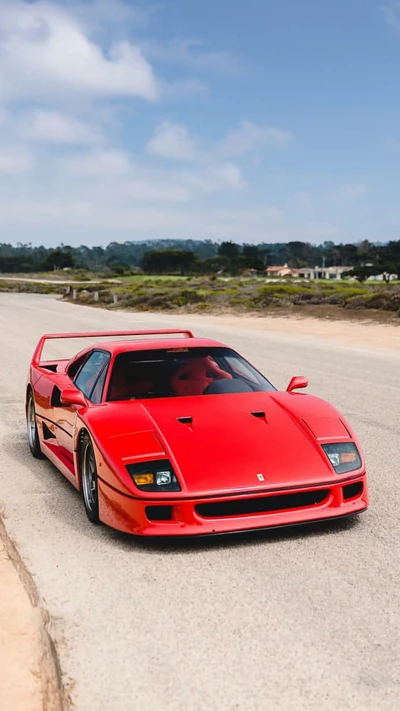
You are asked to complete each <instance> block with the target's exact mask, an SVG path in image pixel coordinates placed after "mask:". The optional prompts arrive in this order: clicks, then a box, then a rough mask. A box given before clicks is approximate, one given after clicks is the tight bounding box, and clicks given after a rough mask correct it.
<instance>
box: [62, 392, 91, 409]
mask: <svg viewBox="0 0 400 711" xmlns="http://www.w3.org/2000/svg"><path fill="white" fill-rule="evenodd" d="M60 399H61V402H62V404H63V405H79V406H80V407H86V405H87V403H86V398H85V396H84V394H83V393H82V392H81V391H80V390H73V389H72V388H71V389H67V390H63V391H62V393H61V397H60Z"/></svg>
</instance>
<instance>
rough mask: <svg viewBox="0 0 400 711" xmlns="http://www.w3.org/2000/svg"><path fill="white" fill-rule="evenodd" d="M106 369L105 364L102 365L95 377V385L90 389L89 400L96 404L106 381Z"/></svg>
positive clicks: (99, 400)
mask: <svg viewBox="0 0 400 711" xmlns="http://www.w3.org/2000/svg"><path fill="white" fill-rule="evenodd" d="M107 370H108V368H107V366H104V367H103V370H102V371H101V373H100V375H99V377H98V378H97V381H96V385H95V386H94V388H93V390H92V394H91V396H90V400H91V401H92V402H93V403H94V404H95V405H98V404H99V402H101V396H102V395H103V389H104V383H105V382H106V376H107Z"/></svg>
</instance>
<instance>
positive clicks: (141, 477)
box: [133, 472, 154, 486]
mask: <svg viewBox="0 0 400 711" xmlns="http://www.w3.org/2000/svg"><path fill="white" fill-rule="evenodd" d="M133 481H134V482H135V484H136V485H137V486H147V485H148V484H154V474H153V472H147V473H146V474H134V475H133Z"/></svg>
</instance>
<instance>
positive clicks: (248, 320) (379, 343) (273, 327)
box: [181, 314, 400, 352]
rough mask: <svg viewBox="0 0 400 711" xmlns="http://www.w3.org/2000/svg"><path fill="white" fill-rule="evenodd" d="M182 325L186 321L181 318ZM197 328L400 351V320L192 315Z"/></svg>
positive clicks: (192, 320) (191, 321) (192, 321)
mask: <svg viewBox="0 0 400 711" xmlns="http://www.w3.org/2000/svg"><path fill="white" fill-rule="evenodd" d="M181 320H182V321H183V317H181ZM189 320H190V323H191V324H192V325H193V326H194V325H196V323H197V324H198V325H199V326H200V324H201V325H204V324H205V322H207V324H208V325H210V326H211V325H212V326H221V325H222V324H223V325H225V326H229V327H232V328H235V327H237V328H240V329H248V330H253V331H261V332H262V331H268V332H269V333H277V334H281V333H287V334H288V335H291V336H294V337H298V338H301V339H303V340H319V341H321V340H323V341H331V342H333V343H337V344H341V345H347V346H351V347H353V348H367V349H369V350H391V351H393V350H394V351H397V352H399V351H400V318H399V325H398V326H397V325H395V324H383V323H375V322H365V321H360V322H356V321H344V320H343V321H341V320H336V319H335V320H333V319H332V320H330V319H329V320H328V319H326V320H325V319H321V318H312V317H295V316H260V317H257V316H246V315H231V314H229V315H218V316H215V315H214V316H213V315H194V314H191V315H190V319H189V318H188V321H189Z"/></svg>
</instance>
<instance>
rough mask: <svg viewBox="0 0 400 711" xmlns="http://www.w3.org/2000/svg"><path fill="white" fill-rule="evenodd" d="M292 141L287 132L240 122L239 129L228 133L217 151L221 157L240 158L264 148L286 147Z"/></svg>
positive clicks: (248, 122)
mask: <svg viewBox="0 0 400 711" xmlns="http://www.w3.org/2000/svg"><path fill="white" fill-rule="evenodd" d="M292 139H293V134H292V133H290V132H289V131H284V130H282V129H280V128H275V127H273V126H257V125H256V124H254V123H252V122H251V121H242V124H241V126H240V128H238V129H236V130H234V131H231V132H230V133H228V135H227V136H226V138H225V139H224V140H223V141H222V143H221V145H220V148H219V150H220V153H221V154H222V155H225V156H229V157H240V156H244V155H246V154H248V153H252V152H253V151H256V150H257V149H260V148H264V147H273V146H286V145H287V144H288V143H290V141H291V140H292Z"/></svg>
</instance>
